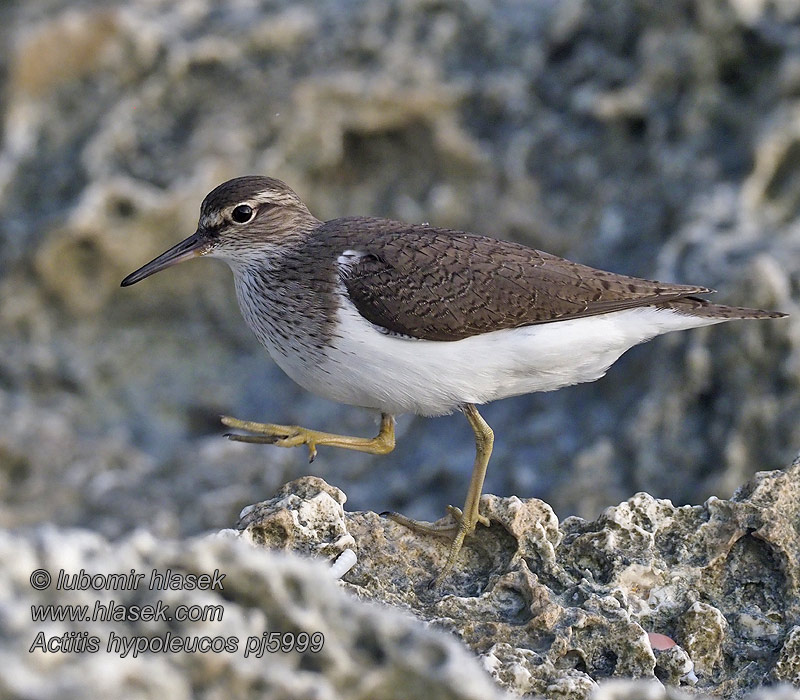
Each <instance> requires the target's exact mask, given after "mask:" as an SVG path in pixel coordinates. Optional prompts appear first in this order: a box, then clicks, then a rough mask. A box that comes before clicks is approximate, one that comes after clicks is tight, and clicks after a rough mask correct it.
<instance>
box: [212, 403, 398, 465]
mask: <svg viewBox="0 0 800 700" xmlns="http://www.w3.org/2000/svg"><path fill="white" fill-rule="evenodd" d="M221 420H222V423H223V425H227V426H228V427H229V428H235V429H236V430H243V431H245V432H247V433H251V435H239V434H238V433H226V435H225V437H226V438H228V440H234V441H235V442H257V443H262V444H268V445H278V447H298V446H299V445H306V446H307V447H308V457H309V459H308V461H309V462H313V461H314V457H316V456H317V445H328V446H330V447H341V448H342V449H345V450H355V451H356V452H367V453H368V454H373V455H385V454H387V453H388V452H391V451H392V450H393V449H394V418H393V417H392V416H390V415H389V414H388V413H383V414H381V429H380V432H379V433H378V434H377V435H376V436H375V437H374V438H361V437H350V436H349V435H336V434H335V433H323V432H322V431H320V430H309V429H308V428H301V427H300V426H299V425H276V424H275V423H256V422H254V421H249V420H239V419H238V418H231V417H230V416H221Z"/></svg>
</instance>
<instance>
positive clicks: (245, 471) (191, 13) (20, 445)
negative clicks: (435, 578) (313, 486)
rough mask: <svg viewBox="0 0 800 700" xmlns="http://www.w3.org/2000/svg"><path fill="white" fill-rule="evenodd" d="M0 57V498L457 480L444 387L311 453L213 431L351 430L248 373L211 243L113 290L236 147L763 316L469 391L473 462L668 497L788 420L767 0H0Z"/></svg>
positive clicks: (710, 487)
mask: <svg viewBox="0 0 800 700" xmlns="http://www.w3.org/2000/svg"><path fill="white" fill-rule="evenodd" d="M0 76H2V88H0V112H1V114H0V129H2V133H1V134H0V136H1V137H2V142H1V145H0V298H1V300H2V301H1V306H0V417H1V418H2V430H1V431H0V484H2V487H0V493H2V501H3V507H2V509H1V510H0V519H1V520H2V523H1V524H2V525H5V526H18V525H25V524H28V523H33V522H40V521H52V522H55V523H57V524H60V525H82V526H87V527H90V528H92V529H95V530H98V531H100V532H101V533H102V534H103V535H104V536H106V537H112V538H113V537H118V536H121V535H123V534H124V533H125V532H127V531H129V530H131V529H132V528H134V527H137V526H146V527H147V528H149V529H150V530H151V531H152V532H154V533H156V534H157V535H171V536H173V535H185V534H192V533H196V532H199V531H203V530H207V529H217V528H219V527H221V526H225V525H227V524H230V523H232V522H233V521H234V520H235V516H236V513H238V511H239V509H240V508H241V507H242V506H243V505H246V504H249V503H252V502H254V501H257V500H261V499H264V498H267V497H269V496H270V495H271V494H272V493H274V492H275V490H276V489H277V488H278V487H279V486H280V485H281V484H282V483H284V482H286V481H288V480H290V479H293V478H295V477H297V476H300V475H303V474H308V473H313V474H319V475H321V476H324V478H325V479H326V480H327V481H328V482H329V483H331V484H335V485H336V486H338V487H341V488H342V489H343V490H344V491H345V492H346V493H347V494H348V497H349V501H348V508H349V509H371V510H374V511H381V510H385V509H392V510H399V511H401V512H404V513H406V514H408V515H411V516H413V517H419V518H426V519H434V518H437V517H439V516H440V515H441V514H442V513H443V508H444V505H445V504H446V503H454V504H460V503H461V502H462V501H463V497H464V493H465V490H466V484H467V479H468V474H469V471H470V469H471V466H472V457H473V443H472V436H471V431H470V429H469V427H468V425H467V423H466V421H465V420H464V419H463V417H462V416H460V415H455V416H451V417H448V418H440V419H417V418H411V417H405V418H402V419H401V420H400V424H399V428H400V431H399V446H398V449H397V450H396V451H395V452H394V453H393V454H391V455H389V456H386V457H370V456H362V455H356V454H352V453H347V452H337V451H335V450H330V449H324V448H323V449H322V450H321V451H320V455H319V457H318V459H317V461H316V462H315V463H314V464H313V466H309V465H308V464H307V462H306V459H307V454H306V451H305V450H302V449H299V450H292V451H290V450H281V449H278V448H272V447H264V446H253V445H242V444H232V443H228V442H226V441H225V440H223V439H222V437H220V436H221V434H222V432H223V430H222V429H221V426H220V425H219V422H218V415H219V414H220V413H226V414H231V415H235V416H237V417H241V418H249V419H254V420H261V421H275V422H281V423H300V424H302V425H306V426H309V427H315V428H320V429H325V430H335V431H341V432H345V433H352V434H358V435H367V434H371V433H372V432H373V431H374V430H375V429H376V426H377V421H376V420H375V417H374V416H371V415H370V414H369V413H368V412H366V411H363V410H360V409H357V408H351V407H343V406H338V405H335V404H331V403H328V402H326V401H323V400H322V399H318V398H316V397H313V396H311V395H309V394H307V393H305V392H303V391H302V390H300V389H299V388H298V387H296V386H295V385H293V384H292V382H291V381H290V380H289V379H288V378H286V377H285V376H283V375H282V374H281V372H280V371H279V370H278V369H277V367H276V366H275V365H274V364H273V363H272V361H271V360H270V359H269V358H268V357H267V355H266V353H265V351H263V350H262V349H261V348H260V346H259V345H258V344H257V342H256V341H255V339H254V338H253V337H251V335H250V332H249V331H248V329H247V328H246V327H245V325H244V322H243V321H242V319H241V318H240V315H239V312H238V309H237V308H236V304H235V300H234V293H233V285H232V281H231V277H230V273H229V271H228V270H227V268H226V267H225V266H224V265H222V264H220V263H215V262H213V261H205V260H203V261H195V262H192V263H190V264H187V265H184V266H181V267H179V268H176V269H173V270H170V271H169V272H166V273H163V274H160V275H158V276H156V277H154V278H152V279H149V280H147V282H145V283H143V284H141V285H137V286H136V287H135V288H132V289H127V290H121V289H120V288H119V281H120V280H121V279H122V277H123V276H124V275H125V274H127V273H128V272H130V271H132V270H133V269H134V268H136V267H138V266H139V265H141V264H142V263H144V262H146V261H147V260H149V259H150V258H152V257H153V256H155V255H156V254H158V253H160V252H161V251H162V250H164V249H165V248H167V247H168V246H170V245H172V244H173V243H175V242H177V241H178V240H180V239H181V238H183V237H185V236H186V235H188V234H189V233H191V232H192V231H193V230H194V226H195V222H196V219H197V215H198V211H199V204H200V201H201V200H202V198H203V196H204V195H205V194H206V192H207V191H208V190H210V189H211V188H212V187H213V186H215V185H216V184H218V183H219V182H221V181H223V180H225V179H228V178H230V177H234V176H237V175H241V174H247V173H262V174H269V175H272V176H275V177H278V178H281V179H283V180H285V181H286V182H287V183H289V184H290V185H291V186H292V187H293V188H294V189H295V190H296V191H297V192H298V194H299V195H300V196H301V197H302V198H303V200H304V201H305V202H306V203H307V204H308V205H309V207H310V209H311V210H312V212H314V213H315V214H316V215H317V216H318V217H320V218H323V219H325V218H333V217H337V216H342V215H348V214H373V215H381V216H387V217H392V218H401V219H406V220H409V221H429V222H431V223H435V224H437V225H442V226H449V227H457V228H464V229H467V230H471V231H474V232H479V233H486V234H492V235H496V236H498V237H503V238H508V239H514V240H518V241H522V242H524V243H527V244H530V245H533V246H536V247H539V248H542V249H544V250H547V251H550V252H553V253H556V254H559V255H564V256H567V257H570V258H572V259H575V260H577V261H580V262H584V263H588V264H591V265H595V266H600V267H604V268H607V269H611V270H615V271H618V272H622V273H628V274H634V275H638V276H643V277H650V278H662V279H665V280H669V281H675V282H686V283H697V284H703V285H707V286H710V287H713V288H716V289H717V290H719V293H718V294H717V297H718V299H719V300H720V301H722V302H727V303H732V304H741V305H748V306H758V307H764V308H772V309H778V310H781V311H785V312H789V313H791V314H793V315H792V317H791V318H790V319H787V320H784V321H771V322H760V323H755V322H751V323H731V324H726V325H725V326H723V327H715V328H710V329H703V330H699V331H694V332H690V333H683V334H675V335H674V336H668V337H665V338H661V339H658V340H657V341H655V342H653V343H650V344H647V345H645V346H642V347H639V348H635V349H634V350H632V351H631V352H630V353H628V355H626V356H625V357H624V358H623V359H622V360H621V361H620V362H619V363H618V364H617V365H615V366H614V367H613V368H612V369H611V371H610V372H609V375H608V376H607V377H606V378H605V379H603V380H601V381H599V382H596V383H594V384H589V385H583V386H579V387H573V388H570V389H565V390H562V391H560V392H557V393H554V394H542V395H536V396H527V397H521V398H518V399H512V400H507V401H504V402H500V403H498V404H495V405H492V406H489V407H487V408H486V410H485V417H486V418H487V420H488V421H489V423H490V424H491V425H493V426H494V428H495V431H496V435H497V440H496V446H495V455H494V459H493V462H492V464H491V466H490V471H489V476H488V479H487V483H486V491H488V492H493V493H496V494H500V495H509V494H516V495H518V496H521V497H531V496H536V497H538V498H542V499H544V500H545V501H547V502H548V503H550V504H552V506H553V508H554V509H555V512H556V513H557V514H558V516H559V517H561V518H563V517H565V516H568V515H570V514H579V515H582V516H585V517H595V516H596V515H597V514H598V513H599V512H600V511H601V509H603V508H604V507H606V506H609V505H612V504H616V503H618V502H619V501H621V500H624V499H626V498H628V497H629V496H631V495H632V494H633V493H634V492H636V491H640V490H646V491H648V492H649V493H650V494H652V495H653V496H655V497H658V498H670V499H672V500H673V501H675V502H676V503H678V504H682V503H695V504H696V503H701V502H702V501H703V500H704V499H706V498H707V497H708V496H709V495H711V494H715V495H718V496H720V497H728V496H730V494H731V493H732V492H733V490H734V488H735V487H736V486H738V485H739V484H741V483H743V482H744V481H745V480H746V479H747V478H748V477H749V475H750V474H751V473H753V472H755V471H757V470H766V469H775V468H780V467H785V466H786V465H788V464H789V462H790V461H791V459H792V457H793V455H794V454H795V453H796V451H797V450H798V448H800V391H798V390H799V389H800V306H799V305H798V296H799V294H798V292H800V5H798V4H797V3H795V2H790V1H789V0H783V1H781V0H774V2H770V1H769V0H727V1H725V0H719V1H716V0H715V1H714V2H709V0H678V1H676V2H672V3H657V2H655V1H654V0H653V1H651V2H645V1H644V0H638V1H637V0H628V1H620V2H606V1H602V0H596V1H592V0H585V1H584V0H559V1H557V2H556V1H552V0H550V1H547V2H544V1H543V2H535V3H534V2H521V1H511V0H505V1H501V2H490V1H489V0H469V1H467V2H461V1H458V2H457V1H456V0H435V1H434V0H410V1H409V0H394V1H388V0H334V1H333V2H328V3H316V2H311V1H308V2H296V1H290V0H284V1H280V0H273V1H268V0H230V1H229V2H224V3H218V2H212V1H211V0H181V2H173V1H172V0H128V1H127V2H116V1H114V0H104V1H102V2H101V1H100V0H94V1H91V0H84V1H75V0H73V1H68V0H39V1H38V2H35V3H34V2H24V1H23V0H16V1H14V0H6V1H5V2H3V3H2V4H0Z"/></svg>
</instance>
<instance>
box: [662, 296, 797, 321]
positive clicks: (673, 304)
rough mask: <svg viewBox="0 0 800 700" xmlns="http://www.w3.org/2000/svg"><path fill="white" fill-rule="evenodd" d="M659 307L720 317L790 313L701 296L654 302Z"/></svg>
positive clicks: (689, 313) (709, 316)
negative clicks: (746, 306) (753, 307)
mask: <svg viewBox="0 0 800 700" xmlns="http://www.w3.org/2000/svg"><path fill="white" fill-rule="evenodd" d="M654 306H656V307H658V308H659V309H672V310H673V311H677V312H678V313H682V314H686V315H687V316H699V317H701V318H719V319H731V320H733V319H748V318H785V317H786V316H788V315H789V314H784V313H781V312H780V311H765V310H763V309H748V308H745V307H742V306H725V305H723V304H712V303H711V302H710V301H706V300H705V299H700V298H699V297H683V298H681V299H673V300H672V301H664V302H661V303H659V304H654Z"/></svg>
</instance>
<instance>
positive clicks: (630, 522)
mask: <svg viewBox="0 0 800 700" xmlns="http://www.w3.org/2000/svg"><path fill="white" fill-rule="evenodd" d="M292 493H293V494H296V495H297V496H298V499H297V500H295V501H290V500H289V498H288V496H287V494H292ZM330 501H333V502H335V503H338V504H341V503H343V501H344V497H343V494H342V493H341V492H340V491H339V490H338V489H332V487H330V486H329V485H327V484H326V483H325V482H323V481H322V480H321V479H319V478H316V477H308V478H304V479H299V480H297V481H295V482H292V483H291V484H287V485H286V486H285V487H284V489H283V490H282V492H281V496H280V497H279V498H276V499H272V500H271V501H268V502H266V503H264V504H259V505H258V506H256V507H255V508H254V509H250V510H249V512H248V514H247V515H246V516H245V518H244V519H243V520H242V521H241V522H240V523H239V525H238V531H239V532H240V533H241V534H243V535H246V536H247V537H248V538H249V539H250V540H251V541H255V540H257V539H258V535H257V533H258V531H259V528H260V527H261V523H262V522H264V523H266V524H267V526H269V523H272V522H274V521H275V520H276V518H278V517H282V518H283V521H284V522H298V521H299V520H301V516H300V513H302V514H303V515H302V521H303V522H302V525H299V526H298V527H297V529H298V531H299V532H300V533H301V534H300V535H292V534H289V535H287V537H286V539H285V542H283V543H281V544H280V546H288V547H289V548H292V546H293V545H292V542H293V541H295V540H297V538H298V537H299V545H298V546H297V549H298V551H303V552H308V551H309V549H310V548H309V546H308V543H307V542H306V541H305V539H304V538H305V537H306V534H307V533H308V532H318V533H327V534H323V536H322V537H321V539H320V542H319V548H320V551H322V550H325V549H326V547H330V544H331V543H332V542H337V541H341V540H342V528H343V523H342V513H341V511H340V510H339V509H338V508H331V507H330ZM283 508H288V511H289V512H287V513H284V514H283V515H282V516H281V514H280V511H281V509H283ZM481 512H482V513H483V514H484V515H485V516H487V517H488V518H489V520H490V522H491V525H490V527H489V528H484V527H482V526H478V530H477V532H476V534H475V535H474V536H473V537H471V538H469V539H468V540H467V544H466V546H465V547H464V549H463V550H462V552H461V554H460V556H459V561H458V565H457V566H456V568H455V570H454V572H453V573H452V574H450V575H449V576H448V577H447V578H446V580H445V581H444V582H443V583H442V585H441V586H440V588H438V589H434V590H432V589H431V588H430V587H429V585H430V583H431V581H432V578H433V576H435V573H436V572H437V570H438V569H439V567H441V566H442V565H443V563H444V561H445V559H446V555H447V548H448V544H449V542H448V540H447V539H445V538H437V537H434V536H422V535H418V534H415V533H413V532H411V531H410V530H409V529H407V528H405V527H403V526H401V525H398V524H397V523H395V522H393V521H391V520H388V519H386V518H382V517H380V516H378V515H376V514H374V513H370V512H352V513H349V512H346V511H345V512H344V528H345V530H346V532H347V533H349V535H351V536H352V538H353V541H354V542H353V544H352V545H351V546H352V548H353V549H354V551H355V552H356V554H357V557H358V561H357V563H356V565H355V567H354V568H353V569H352V570H351V571H350V572H348V573H347V574H346V575H345V576H344V582H343V586H344V587H345V588H346V589H347V590H349V591H350V592H351V593H353V594H355V595H356V596H358V597H359V598H363V599H368V600H375V601H381V602H383V603H389V604H391V605H393V606H397V607H402V608H405V609H407V610H410V611H412V612H413V613H414V614H415V615H417V616H418V617H420V618H421V619H423V620H426V621H428V622H429V623H430V624H431V625H433V626H435V627H439V628H443V629H446V630H449V631H450V632H451V633H453V634H454V635H456V636H457V637H459V638H460V639H461V640H462V642H463V643H464V644H466V645H467V647H469V648H470V649H472V650H473V651H474V652H475V653H476V654H478V656H479V657H481V658H482V660H483V664H484V667H485V668H486V669H487V670H489V672H490V673H491V674H492V675H493V676H494V678H495V679H496V680H497V682H498V683H499V684H500V685H501V686H503V687H505V688H507V689H508V690H511V691H514V692H516V693H521V694H532V695H535V696H544V697H563V698H570V699H575V700H578V699H579V698H586V697H588V696H589V695H590V694H591V692H592V691H593V689H595V688H596V686H597V684H598V683H600V682H602V681H604V680H605V679H608V678H619V677H624V678H642V679H650V681H653V682H656V685H655V686H653V687H660V683H658V681H661V682H663V683H665V684H667V685H669V686H670V687H675V688H682V689H683V690H686V691H691V692H692V693H696V692H707V693H709V694H712V695H721V696H723V697H729V698H739V697H743V696H745V695H746V694H747V693H748V692H750V691H753V690H754V689H756V688H758V687H760V686H761V685H762V684H764V683H765V681H768V682H773V683H775V682H781V681H782V682H790V683H791V682H795V683H796V682H797V640H798V638H799V637H798V634H797V629H798V628H797V621H798V619H800V532H799V531H798V529H797V523H798V522H800V459H799V460H797V461H796V462H795V463H794V464H792V465H791V466H790V467H789V468H788V469H787V470H785V471H774V472H760V473H758V474H757V475H756V476H755V477H754V478H753V479H752V480H751V481H750V482H748V483H747V484H746V485H744V486H742V487H741V488H740V489H739V490H738V491H737V492H736V494H735V495H734V496H733V498H731V499H730V500H720V499H716V498H712V499H709V500H708V501H707V502H706V503H705V504H703V505H700V506H680V507H677V506H674V505H673V504H672V503H670V502H669V501H666V500H659V499H655V498H653V497H652V496H649V495H648V494H645V493H639V494H636V495H635V496H633V497H632V498H630V499H629V500H627V501H625V502H623V503H621V504H620V505H618V506H615V507H613V508H609V509H607V510H606V511H605V512H604V513H603V514H602V515H601V516H600V517H599V518H598V519H597V520H596V521H592V522H589V521H585V520H582V519H580V518H577V517H571V518H567V519H566V520H564V521H563V522H562V523H560V524H559V523H558V520H557V518H556V516H555V514H554V513H553V511H552V509H551V508H550V507H549V506H548V505H547V504H545V503H543V502H542V501H539V500H536V499H526V500H523V499H519V498H516V497H510V498H498V497H496V496H492V495H486V496H484V497H483V499H482V502H481ZM256 513H258V514H259V515H256ZM448 517H449V516H448ZM337 551H338V550H336V549H335V548H334V549H333V550H330V551H327V550H326V554H325V555H324V556H326V557H327V558H333V557H334V556H335V555H336V554H337ZM648 633H655V634H658V635H663V636H664V637H663V639H666V640H667V641H669V640H674V643H675V644H674V646H671V647H669V648H666V649H664V648H660V649H659V650H654V649H653V645H652V644H651V642H650V640H649V638H648ZM665 646H669V645H665ZM664 692H666V691H663V690H662V691H657V692H656V694H655V695H654V697H661V696H662V695H661V694H663V693H664ZM670 692H672V691H670ZM660 693H661V694H660ZM647 696H648V697H649V694H648V695H647ZM601 697H604V696H602V695H601Z"/></svg>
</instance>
